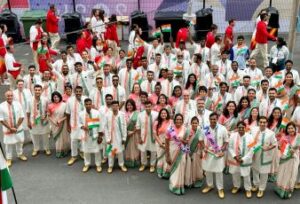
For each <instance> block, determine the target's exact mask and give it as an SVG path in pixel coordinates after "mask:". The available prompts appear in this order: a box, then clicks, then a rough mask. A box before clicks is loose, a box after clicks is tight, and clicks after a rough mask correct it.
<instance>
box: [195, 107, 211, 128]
mask: <svg viewBox="0 0 300 204" xmlns="http://www.w3.org/2000/svg"><path fill="white" fill-rule="evenodd" d="M211 113H212V112H211V111H210V110H207V109H204V110H203V113H202V114H199V112H197V115H196V116H197V118H198V119H199V124H200V127H201V128H203V127H205V126H209V115H210V114H211Z"/></svg>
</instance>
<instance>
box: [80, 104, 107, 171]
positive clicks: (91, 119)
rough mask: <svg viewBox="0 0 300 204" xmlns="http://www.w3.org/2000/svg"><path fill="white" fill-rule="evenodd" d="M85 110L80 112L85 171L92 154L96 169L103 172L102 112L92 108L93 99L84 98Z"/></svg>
mask: <svg viewBox="0 0 300 204" xmlns="http://www.w3.org/2000/svg"><path fill="white" fill-rule="evenodd" d="M84 106H85V110H84V111H82V112H80V113H79V126H80V128H81V130H82V150H83V153H84V167H83V169H82V171H83V172H87V171H88V170H89V168H90V165H91V155H92V154H94V155H95V164H96V171H97V172H98V173H100V172H102V168H101V154H100V151H101V150H102V144H101V142H102V136H103V128H104V126H103V125H104V124H103V122H102V121H101V120H100V113H99V111H98V110H96V109H92V100H91V99H89V98H87V99H85V100H84Z"/></svg>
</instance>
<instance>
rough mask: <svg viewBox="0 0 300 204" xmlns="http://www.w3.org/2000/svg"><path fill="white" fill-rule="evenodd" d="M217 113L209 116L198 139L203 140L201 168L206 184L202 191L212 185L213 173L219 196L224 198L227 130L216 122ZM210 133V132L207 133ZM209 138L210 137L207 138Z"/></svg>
mask: <svg viewBox="0 0 300 204" xmlns="http://www.w3.org/2000/svg"><path fill="white" fill-rule="evenodd" d="M217 120H218V115H217V114H216V113H212V114H210V116H209V122H210V125H209V126H206V127H204V129H203V131H204V136H203V138H201V139H200V140H202V141H203V142H204V152H205V155H204V159H203V160H202V167H203V170H205V171H206V184H207V186H206V187H205V188H204V189H203V190H202V193H208V192H209V191H211V190H212V189H213V188H214V187H213V185H214V183H213V175H214V174H215V175H216V184H217V189H218V195H219V198H221V199H222V198H224V197H225V195H224V185H223V170H224V168H225V157H224V155H225V151H226V148H227V144H228V132H227V130H226V128H225V127H224V126H222V125H220V124H218V123H217ZM209 133H210V134H209ZM209 138H211V139H209Z"/></svg>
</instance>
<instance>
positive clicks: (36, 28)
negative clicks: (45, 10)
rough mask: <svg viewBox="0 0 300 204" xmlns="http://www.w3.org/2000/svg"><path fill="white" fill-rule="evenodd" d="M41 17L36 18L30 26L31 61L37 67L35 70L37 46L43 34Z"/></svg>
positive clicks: (37, 64) (37, 65)
mask: <svg viewBox="0 0 300 204" xmlns="http://www.w3.org/2000/svg"><path fill="white" fill-rule="evenodd" d="M42 23H43V20H42V19H38V20H37V21H36V22H35V24H34V25H32V26H31V27H30V31H29V33H30V47H31V49H32V55H33V61H34V64H35V66H36V67H37V70H39V69H38V68H39V63H38V60H37V48H38V45H39V42H40V41H41V39H42V34H43V32H44V31H43V28H42Z"/></svg>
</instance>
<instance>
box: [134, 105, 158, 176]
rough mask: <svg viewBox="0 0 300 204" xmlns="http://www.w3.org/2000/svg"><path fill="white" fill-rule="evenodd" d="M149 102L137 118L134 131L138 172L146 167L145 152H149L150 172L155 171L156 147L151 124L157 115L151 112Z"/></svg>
mask: <svg viewBox="0 0 300 204" xmlns="http://www.w3.org/2000/svg"><path fill="white" fill-rule="evenodd" d="M151 109H152V104H151V102H149V101H148V102H147V103H146V104H145V110H144V111H143V112H141V113H140V114H139V116H138V120H137V123H136V130H137V131H138V133H139V141H140V142H139V145H138V148H139V150H140V151H141V164H142V165H141V167H140V169H139V171H144V170H145V167H146V165H147V151H149V152H151V156H150V172H151V173H153V172H154V171H155V163H156V147H155V139H154V134H153V132H154V131H153V124H154V122H155V121H156V118H157V115H158V113H157V112H156V111H152V110H151Z"/></svg>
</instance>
